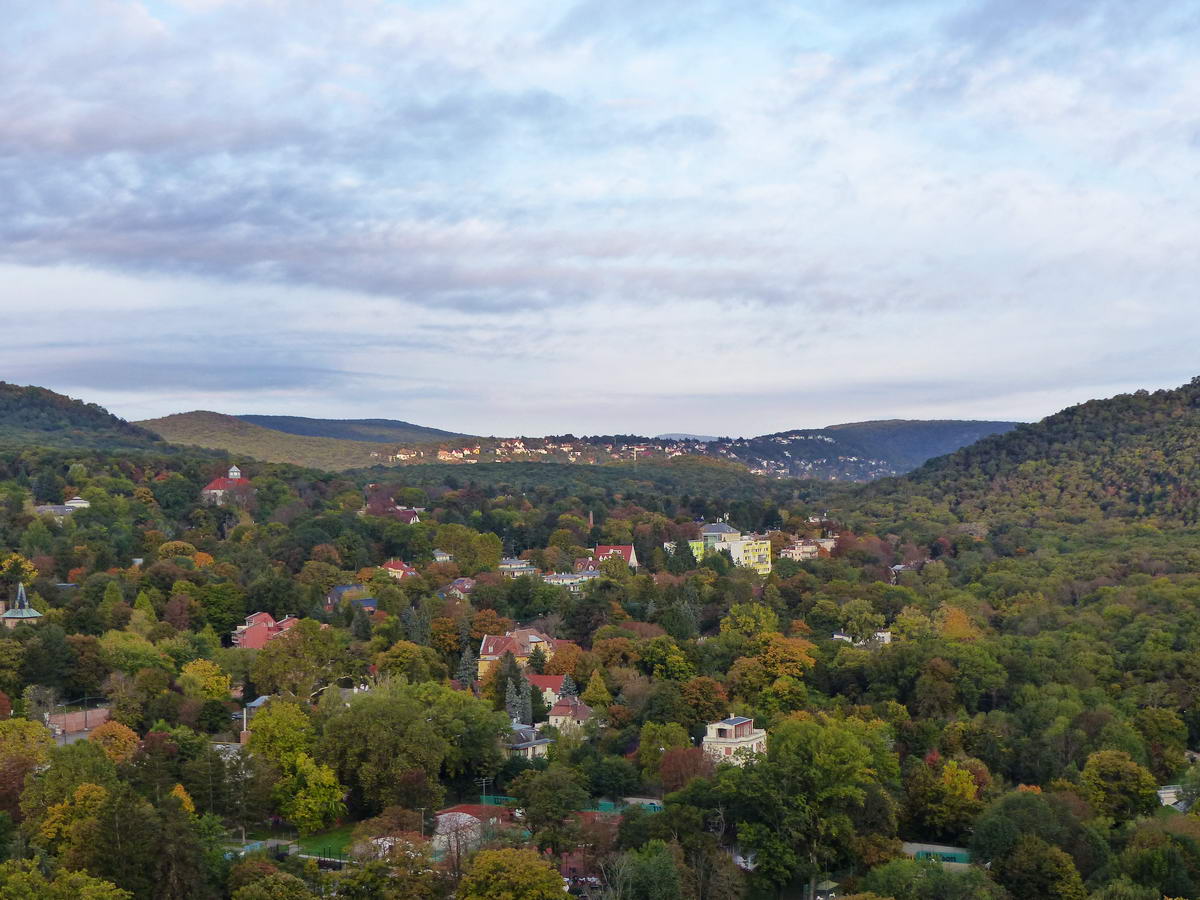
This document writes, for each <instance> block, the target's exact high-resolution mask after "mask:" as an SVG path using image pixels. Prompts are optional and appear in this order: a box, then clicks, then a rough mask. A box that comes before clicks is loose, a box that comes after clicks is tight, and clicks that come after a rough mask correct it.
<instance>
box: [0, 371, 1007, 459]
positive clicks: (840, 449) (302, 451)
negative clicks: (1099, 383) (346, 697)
mask: <svg viewBox="0 0 1200 900" xmlns="http://www.w3.org/2000/svg"><path fill="white" fill-rule="evenodd" d="M1012 427H1013V423H1010V422H962V421H935V422H921V421H902V420H890V421H881V422H856V423H847V424H843V425H836V426H832V427H830V428H824V429H800V430H796V431H790V432H779V433H777V434H774V435H762V436H759V437H754V438H738V439H731V438H719V439H716V440H710V441H704V440H699V439H698V438H699V437H703V436H688V437H680V438H645V437H640V436H636V435H608V436H592V437H586V438H574V437H571V436H562V437H557V438H556V437H545V438H524V439H522V438H475V437H470V436H468V435H462V434H457V433H455V432H451V431H446V430H443V429H437V428H428V427H425V426H420V425H414V424H412V423H410V422H403V421H400V420H395V419H340V420H339V419H313V418H304V417H300V416H269V415H244V416H231V415H226V414H223V413H218V412H213V411H210V410H197V411H194V412H189V413H178V414H175V415H170V416H163V417H161V418H157V419H150V420H147V421H144V422H138V423H132V424H131V423H129V422H125V421H124V420H122V419H120V418H118V417H116V416H114V415H112V414H111V413H109V412H107V411H106V410H105V409H103V408H102V407H100V406H97V405H95V404H88V403H83V402H81V401H79V400H74V399H72V398H70V397H66V396H63V395H62V394H56V393H55V392H53V391H50V390H47V389H45V388H40V387H22V386H19V385H12V384H5V383H3V382H0V445H9V446H13V445H18V446H30V445H34V446H47V447H56V446H57V447H86V448H113V449H118V448H123V449H134V448H153V449H157V450H165V449H170V448H171V445H181V446H192V447H200V448H205V449H209V450H217V451H224V452H226V453H230V454H235V455H240V456H245V457H251V458H254V459H259V460H262V461H264V462H281V463H293V464H296V465H303V466H310V467H313V468H318V469H325V470H327V471H344V470H347V469H359V468H368V467H373V466H378V465H395V464H406V465H422V464H428V463H432V462H445V463H449V464H452V465H453V464H464V463H480V462H482V463H487V462H500V463H512V462H557V463H579V464H604V463H609V462H621V461H630V460H632V461H637V460H641V461H643V462H646V463H649V462H650V461H651V459H653V458H655V457H657V458H659V459H671V458H679V457H681V456H685V457H686V456H690V457H699V458H709V459H715V460H723V461H725V462H728V463H738V464H740V465H743V466H745V467H746V468H748V469H749V470H750V472H752V473H755V474H759V475H768V476H773V477H802V478H805V477H806V478H817V479H828V480H837V481H869V480H872V479H875V478H879V477H881V476H887V475H895V474H899V473H901V472H904V471H908V470H910V469H912V468H914V467H915V466H917V465H920V464H921V463H923V462H924V461H925V460H927V459H929V458H930V457H933V456H938V455H941V454H944V453H948V452H951V451H953V450H956V449H958V448H959V447H961V446H963V445H964V444H967V443H970V442H972V441H974V440H977V439H978V438H980V437H984V436H986V435H989V434H995V433H999V432H1003V431H1007V430H1010V429H1011V428H1012ZM167 442H169V443H167Z"/></svg>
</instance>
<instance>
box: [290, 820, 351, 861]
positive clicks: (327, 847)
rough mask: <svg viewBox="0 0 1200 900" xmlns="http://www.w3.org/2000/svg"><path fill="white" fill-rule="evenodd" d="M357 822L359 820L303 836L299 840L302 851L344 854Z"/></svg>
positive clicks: (316, 853)
mask: <svg viewBox="0 0 1200 900" xmlns="http://www.w3.org/2000/svg"><path fill="white" fill-rule="evenodd" d="M357 824H358V823H357V822H350V823H349V824H346V825H339V826H338V827H337V828H331V829H329V830H328V831H322V832H319V833H318V834H310V835H309V836H308V837H302V838H300V841H299V843H300V852H301V853H311V854H314V855H324V856H339V855H342V854H344V853H345V852H346V848H347V847H348V846H350V832H352V831H353V830H354V826H355V825H357Z"/></svg>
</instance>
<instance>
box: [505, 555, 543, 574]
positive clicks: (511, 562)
mask: <svg viewBox="0 0 1200 900" xmlns="http://www.w3.org/2000/svg"><path fill="white" fill-rule="evenodd" d="M498 570H499V572H500V574H501V575H503V576H504V577H505V578H520V577H521V576H522V575H537V574H539V573H538V569H537V566H535V565H533V564H532V563H531V562H529V560H527V559H516V558H515V557H505V558H504V559H502V560H500V565H499V566H498Z"/></svg>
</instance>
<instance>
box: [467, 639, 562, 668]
mask: <svg viewBox="0 0 1200 900" xmlns="http://www.w3.org/2000/svg"><path fill="white" fill-rule="evenodd" d="M562 643H563V642H562V641H556V640H555V639H554V638H552V637H550V635H548V634H544V633H543V632H541V631H538V630H537V629H536V628H517V629H515V630H513V631H510V632H508V633H507V634H485V635H484V636H483V640H482V641H480V643H479V677H480V678H483V676H484V675H486V674H487V673H488V672H489V671H490V670H491V668H492V666H494V665H495V664H496V663H497V662H499V661H500V657H502V656H504V654H505V653H511V654H512V655H513V657H514V658H515V659H516V661H517V662H518V663H519V664H520V665H522V666H524V665H526V664H527V663H528V662H529V654H531V653H532V652H533V650H534V648H535V647H540V648H541V649H542V653H543V654H545V656H546V659H548V660H549V659H553V658H554V651H555V649H556V648H557V647H558V646H560V644H562Z"/></svg>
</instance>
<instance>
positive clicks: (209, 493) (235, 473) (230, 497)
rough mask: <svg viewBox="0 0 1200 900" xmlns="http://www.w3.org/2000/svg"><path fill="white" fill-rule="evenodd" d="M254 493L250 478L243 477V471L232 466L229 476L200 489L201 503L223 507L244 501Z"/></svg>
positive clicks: (216, 479)
mask: <svg viewBox="0 0 1200 900" xmlns="http://www.w3.org/2000/svg"><path fill="white" fill-rule="evenodd" d="M253 493H254V487H253V485H251V484H250V479H249V478H243V477H242V470H241V469H239V468H238V467H237V466H230V467H229V472H228V474H227V475H224V476H221V477H220V478H214V479H213V480H212V481H210V482H209V483H208V484H206V485H205V486H204V487H203V488H201V489H200V502H201V503H211V504H212V505H214V506H223V505H224V504H226V503H230V502H235V501H239V500H241V501H244V500H245V499H246V498H247V497H249V496H251V495H252V494H253Z"/></svg>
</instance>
